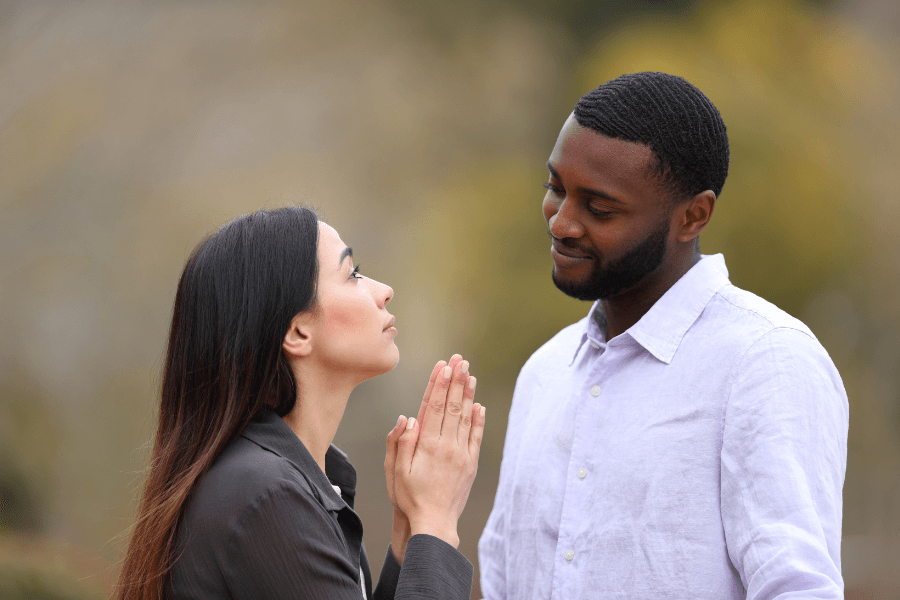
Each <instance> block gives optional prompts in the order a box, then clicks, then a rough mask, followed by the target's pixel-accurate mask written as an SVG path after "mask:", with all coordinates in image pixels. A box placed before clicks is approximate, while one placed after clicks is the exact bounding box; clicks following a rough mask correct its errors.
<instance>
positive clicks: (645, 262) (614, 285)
mask: <svg viewBox="0 0 900 600" xmlns="http://www.w3.org/2000/svg"><path fill="white" fill-rule="evenodd" d="M668 237H669V221H668V219H666V220H664V221H663V223H662V225H661V226H660V227H659V228H657V229H656V230H655V231H652V232H650V234H649V235H648V236H647V237H645V238H644V239H643V240H642V241H640V242H638V243H637V244H636V245H635V246H634V247H632V248H631V249H630V250H628V251H627V252H626V253H625V254H624V255H623V256H622V257H621V258H618V259H617V260H615V261H613V262H612V263H610V264H609V265H607V266H606V268H601V267H600V257H599V256H598V255H597V254H596V253H594V252H590V251H588V250H585V249H584V248H579V249H578V250H579V251H580V252H583V253H585V254H590V256H591V257H592V259H593V261H594V268H593V270H591V274H590V275H589V276H588V278H587V280H586V281H583V282H582V281H566V280H563V279H560V278H559V277H558V276H557V274H556V267H554V268H553V283H554V284H556V287H558V288H559V289H560V291H561V292H563V293H564V294H566V295H567V296H572V297H573V298H578V299H579V300H590V301H594V300H605V299H607V298H612V297H613V296H617V295H619V294H621V293H622V292H624V291H627V290H629V289H631V288H633V287H634V286H636V285H637V284H639V283H640V282H642V281H643V280H644V279H646V278H647V276H648V275H650V274H651V273H653V272H654V271H656V269H658V268H659V266H660V265H661V264H662V262H663V259H664V258H665V256H666V240H667V238H668Z"/></svg>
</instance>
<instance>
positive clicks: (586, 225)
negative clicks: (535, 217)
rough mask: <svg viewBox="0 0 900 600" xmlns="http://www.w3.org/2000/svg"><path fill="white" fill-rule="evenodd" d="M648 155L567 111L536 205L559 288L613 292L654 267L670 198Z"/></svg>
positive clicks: (603, 295)
mask: <svg viewBox="0 0 900 600" xmlns="http://www.w3.org/2000/svg"><path fill="white" fill-rule="evenodd" d="M653 159H654V156H653V151H652V150H651V149H650V147H649V146H646V145H644V144H637V143H633V142H626V141H623V140H618V139H613V138H609V137H606V136H604V135H602V134H600V133H598V132H596V131H594V130H592V129H588V128H586V127H582V126H581V125H579V124H578V122H577V121H576V120H575V117H574V116H571V115H570V116H569V118H568V120H567V121H566V123H565V125H563V128H562V131H560V134H559V138H558V139H557V141H556V146H554V148H553V152H552V153H551V154H550V160H549V161H548V163H547V167H548V169H549V170H550V181H549V183H548V184H547V188H548V189H547V195H546V196H545V197H544V202H543V207H542V208H543V213H544V218H545V219H546V220H547V225H548V227H549V233H550V236H551V238H552V245H551V251H550V254H551V256H552V257H553V262H554V268H553V282H554V283H555V284H556V287H558V288H559V289H560V290H561V291H563V292H564V293H566V294H568V295H569V296H572V297H575V298H578V299H580V300H598V299H607V298H612V297H614V296H617V295H619V294H621V293H623V292H627V291H629V290H632V289H634V288H636V287H637V286H639V285H640V284H642V283H644V282H645V281H647V280H648V279H649V278H651V277H652V276H653V274H654V273H656V272H657V271H658V270H659V267H660V265H661V264H662V263H663V261H664V259H665V257H666V254H667V248H668V244H669V219H670V217H671V200H670V199H669V197H668V195H667V194H666V193H665V192H664V191H663V190H662V189H661V188H660V186H659V183H658V181H657V179H656V178H655V176H654V175H653V173H652V172H651V170H650V165H651V164H652V161H653Z"/></svg>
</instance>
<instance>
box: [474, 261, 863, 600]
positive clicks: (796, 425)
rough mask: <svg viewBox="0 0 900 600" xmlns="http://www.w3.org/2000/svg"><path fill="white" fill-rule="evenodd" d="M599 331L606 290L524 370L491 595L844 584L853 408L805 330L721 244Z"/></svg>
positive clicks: (493, 543)
mask: <svg viewBox="0 0 900 600" xmlns="http://www.w3.org/2000/svg"><path fill="white" fill-rule="evenodd" d="M598 321H600V323H603V324H604V326H603V327H601V326H599V325H598ZM604 331H605V320H604V316H603V310H602V305H601V304H600V303H599V302H598V303H595V304H594V306H593V307H592V309H591V312H590V313H589V315H588V316H587V317H585V318H584V319H582V320H581V321H579V322H578V323H575V324H573V325H570V326H569V327H566V328H565V329H563V330H562V331H560V332H559V333H558V334H557V335H556V336H554V337H553V339H551V340H550V341H549V342H547V343H546V344H544V345H543V346H542V347H541V348H540V349H538V351H537V352H535V353H534V354H533V355H532V356H531V358H530V359H529V360H528V361H527V362H526V363H525V366H524V367H523V368H522V371H521V373H520V374H519V378H518V381H517V383H516V388H515V393H514V396H513V402H512V408H511V410H510V415H509V426H508V430H507V434H506V442H505V446H504V450H503V462H502V464H501V468H500V483H499V486H498V489H497V497H496V500H495V503H494V508H493V511H492V512H491V516H490V518H489V520H488V523H487V526H486V528H485V530H484V533H483V535H482V537H481V540H480V542H479V547H478V551H479V552H478V553H479V560H480V563H481V564H480V568H481V589H482V593H483V595H484V597H485V598H486V599H488V600H494V599H515V600H525V599H529V600H530V599H535V600H536V599H551V598H552V599H554V600H574V599H578V598H623V599H624V598H627V599H630V600H636V599H647V600H651V599H652V600H659V599H663V598H684V599H691V600H701V599H709V600H727V599H738V598H741V599H743V598H748V599H753V600H762V599H769V598H804V599H806V598H819V599H825V598H828V599H831V598H835V599H837V598H843V588H844V584H843V580H842V578H841V567H840V564H841V563H840V544H841V489H842V487H843V483H844V472H845V470H846V464H847V426H848V418H849V417H848V412H849V408H848V403H847V395H846V392H845V391H844V387H843V384H842V383H841V378H840V376H839V375H838V372H837V370H836V369H835V367H834V364H833V363H832V361H831V359H830V358H829V356H828V353H827V352H826V351H825V349H824V348H823V347H822V346H821V345H820V344H819V342H818V341H817V340H816V338H815V337H814V336H813V334H812V333H811V332H810V330H809V329H808V328H807V327H806V326H805V325H804V324H803V323H801V322H800V321H798V320H797V319H795V318H793V317H791V316H790V315H788V314H787V313H785V312H784V311H782V310H780V309H778V308H777V307H775V306H774V305H772V304H770V303H768V302H766V301H765V300H763V299H761V298H759V297H758V296H755V295H753V294H751V293H749V292H746V291H744V290H741V289H738V288H736V287H734V286H733V285H731V283H730V282H729V281H728V271H727V269H726V268H725V260H724V258H723V257H722V255H715V256H704V257H703V258H702V260H700V261H699V262H698V263H697V264H696V265H694V267H693V268H692V269H691V270H690V271H688V273H686V274H685V275H684V276H683V277H682V278H681V279H680V280H679V281H678V282H676V283H675V285H673V286H672V287H671V288H670V289H669V290H668V291H667V292H666V293H665V295H663V297H662V298H660V299H659V300H658V301H657V302H656V304H654V305H653V307H652V308H651V309H650V310H649V311H648V312H647V313H646V314H645V315H644V316H643V317H642V318H641V319H640V321H638V322H637V323H636V324H635V325H634V326H632V327H631V328H630V329H628V330H627V331H626V332H624V333H623V334H621V335H618V336H616V337H615V338H613V339H612V340H609V342H607V341H606V340H605V339H604Z"/></svg>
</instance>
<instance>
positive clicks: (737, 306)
mask: <svg viewBox="0 0 900 600" xmlns="http://www.w3.org/2000/svg"><path fill="white" fill-rule="evenodd" d="M704 312H705V316H707V318H708V319H707V320H709V321H711V322H710V323H709V324H710V325H712V326H714V327H717V328H721V329H720V331H721V334H722V335H723V336H728V335H729V334H730V335H731V336H734V337H736V338H739V339H741V340H742V341H745V342H747V343H753V342H754V341H756V340H758V339H760V338H761V337H763V336H765V335H767V334H769V333H771V332H773V331H775V330H793V331H796V332H798V333H800V334H803V336H807V337H809V338H810V339H811V340H812V341H815V342H816V343H818V340H816V337H815V335H813V332H812V331H811V330H810V329H809V327H807V326H806V324H805V323H803V321H801V320H800V319H798V318H796V317H794V316H792V315H790V314H788V313H787V312H785V311H784V310H782V309H780V308H778V307H777V306H776V305H774V304H772V303H771V302H769V301H768V300H765V299H764V298H761V297H759V296H757V295H756V294H754V293H753V292H749V291H747V290H744V289H741V288H739V287H737V286H735V285H732V284H728V285H726V286H725V287H723V288H722V289H720V290H719V291H718V292H717V293H716V295H715V296H714V297H713V299H712V301H711V302H710V305H709V306H708V307H707V310H706V311H704Z"/></svg>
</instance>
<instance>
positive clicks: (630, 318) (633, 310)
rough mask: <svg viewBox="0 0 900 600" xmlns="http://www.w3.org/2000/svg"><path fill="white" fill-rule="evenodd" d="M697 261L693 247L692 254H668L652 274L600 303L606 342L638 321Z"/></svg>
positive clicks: (698, 258)
mask: <svg viewBox="0 0 900 600" xmlns="http://www.w3.org/2000/svg"><path fill="white" fill-rule="evenodd" d="M700 258H701V256H700V250H699V248H697V247H696V246H695V247H694V250H693V252H689V253H685V254H684V255H681V256H673V255H670V258H667V259H666V260H665V261H663V264H661V265H660V266H659V268H658V269H657V270H656V271H654V272H653V273H652V274H650V276H648V277H647V278H646V279H645V280H644V281H642V282H641V283H639V284H638V285H636V286H635V287H633V288H631V289H630V290H628V291H626V292H623V293H622V294H619V295H618V296H614V297H612V298H607V299H605V300H602V303H603V312H604V314H605V316H606V340H607V341H609V340H611V339H612V338H614V337H616V336H617V335H619V334H622V333H624V332H625V331H627V330H628V329H629V328H630V327H631V326H632V325H634V324H635V323H637V322H638V321H640V320H641V317H643V316H644V315H645V314H647V311H649V310H650V309H651V308H653V305H654V304H656V302H657V301H658V300H659V299H660V298H662V297H663V295H664V294H665V293H666V292H667V291H669V288H670V287H672V286H673V285H675V282H677V281H678V280H679V279H681V278H682V277H683V276H684V274H685V273H687V272H688V271H690V269H691V267H693V266H694V265H696V264H697V263H698V262H700Z"/></svg>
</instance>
